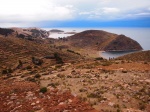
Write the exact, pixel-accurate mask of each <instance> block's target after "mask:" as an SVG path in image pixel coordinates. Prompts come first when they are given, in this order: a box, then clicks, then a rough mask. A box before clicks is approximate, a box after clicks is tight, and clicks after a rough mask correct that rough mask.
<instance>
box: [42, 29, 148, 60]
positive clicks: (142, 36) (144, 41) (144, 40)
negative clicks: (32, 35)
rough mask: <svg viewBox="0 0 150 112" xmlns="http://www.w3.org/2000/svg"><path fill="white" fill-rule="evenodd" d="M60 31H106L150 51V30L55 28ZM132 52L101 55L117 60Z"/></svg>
mask: <svg viewBox="0 0 150 112" xmlns="http://www.w3.org/2000/svg"><path fill="white" fill-rule="evenodd" d="M44 29H45V30H51V29H53V28H44ZM55 29H59V30H63V31H64V32H77V33H78V32H81V31H84V30H104V31H107V32H111V33H115V34H119V35H120V34H124V35H126V36H127V37H130V38H132V39H134V40H136V41H137V42H138V43H139V44H140V45H141V46H142V47H143V49H144V50H150V28H106V27H104V28H55ZM70 35H73V34H64V33H62V34H58V33H52V34H51V35H50V37H52V38H58V37H67V36H70ZM128 53H131V52H104V53H101V55H102V56H103V57H105V58H107V59H108V58H109V57H110V58H113V57H114V58H116V57H118V56H122V55H125V54H128Z"/></svg>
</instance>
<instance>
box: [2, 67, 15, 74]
mask: <svg viewBox="0 0 150 112" xmlns="http://www.w3.org/2000/svg"><path fill="white" fill-rule="evenodd" d="M12 72H13V70H12V69H11V68H7V69H4V70H2V74H8V73H12Z"/></svg>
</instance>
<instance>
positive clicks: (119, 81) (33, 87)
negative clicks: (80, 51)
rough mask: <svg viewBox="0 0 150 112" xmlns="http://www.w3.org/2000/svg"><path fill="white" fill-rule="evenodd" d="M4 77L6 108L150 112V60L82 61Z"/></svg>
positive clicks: (2, 107)
mask: <svg viewBox="0 0 150 112" xmlns="http://www.w3.org/2000/svg"><path fill="white" fill-rule="evenodd" d="M0 81H1V83H0V112H150V63H149V62H147V63H145V62H142V61H141V62H132V61H121V60H110V61H106V60H102V61H98V60H95V61H93V60H86V61H78V62H74V63H65V64H63V65H55V66H48V67H45V68H42V67H41V68H40V67H31V68H30V69H18V70H16V71H15V72H13V73H11V74H9V75H2V76H1V79H0Z"/></svg>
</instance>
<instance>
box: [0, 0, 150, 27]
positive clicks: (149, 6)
mask: <svg viewBox="0 0 150 112" xmlns="http://www.w3.org/2000/svg"><path fill="white" fill-rule="evenodd" d="M145 10H146V11H147V12H146V11H145ZM148 13H150V0H144V1H141V0H0V22H1V23H0V25H1V24H2V23H3V24H4V23H5V24H7V26H9V25H13V24H14V23H17V24H19V25H21V23H34V22H40V21H67V20H77V19H85V20H86V19H91V20H95V19H97V20H115V19H124V18H130V17H131V18H133V17H143V16H150V15H149V14H148ZM22 25H25V24H22Z"/></svg>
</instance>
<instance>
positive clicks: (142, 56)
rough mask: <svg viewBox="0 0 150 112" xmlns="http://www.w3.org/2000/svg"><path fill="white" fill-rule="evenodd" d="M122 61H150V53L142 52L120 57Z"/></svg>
mask: <svg viewBox="0 0 150 112" xmlns="http://www.w3.org/2000/svg"><path fill="white" fill-rule="evenodd" d="M118 59H121V60H131V61H145V62H147V61H150V51H141V52H136V53H131V54H127V55H124V56H121V57H119V58H118Z"/></svg>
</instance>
